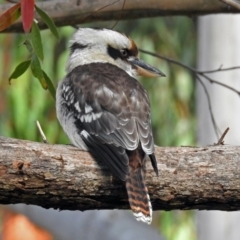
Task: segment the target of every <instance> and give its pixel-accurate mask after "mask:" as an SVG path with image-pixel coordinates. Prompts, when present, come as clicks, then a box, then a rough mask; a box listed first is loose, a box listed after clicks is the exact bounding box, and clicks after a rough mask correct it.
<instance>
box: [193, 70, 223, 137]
mask: <svg viewBox="0 0 240 240" xmlns="http://www.w3.org/2000/svg"><path fill="white" fill-rule="evenodd" d="M196 78H197V80H198V81H199V83H200V84H201V85H202V87H203V90H204V92H205V94H206V96H207V102H208V109H209V113H210V117H211V121H212V124H213V128H214V131H215V134H216V136H217V138H219V134H220V130H219V128H218V126H217V123H216V121H215V118H214V115H213V110H212V105H211V99H210V95H209V92H208V90H207V88H206V86H205V84H204V83H203V81H202V79H201V78H200V77H199V76H197V75H196Z"/></svg>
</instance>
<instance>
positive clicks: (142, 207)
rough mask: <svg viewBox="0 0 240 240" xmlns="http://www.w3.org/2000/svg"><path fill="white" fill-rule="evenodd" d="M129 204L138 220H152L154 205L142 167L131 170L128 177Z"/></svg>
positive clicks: (146, 221) (149, 221) (148, 221)
mask: <svg viewBox="0 0 240 240" xmlns="http://www.w3.org/2000/svg"><path fill="white" fill-rule="evenodd" d="M126 189H127V193H128V199H129V204H130V206H131V209H132V211H133V215H134V216H135V218H136V220H137V221H142V222H145V223H148V224H150V223H151V222H152V205H151V202H150V198H149V195H148V190H147V187H146V185H145V180H144V176H143V171H142V168H141V167H139V168H137V169H135V170H131V171H130V173H129V174H128V176H127V179H126Z"/></svg>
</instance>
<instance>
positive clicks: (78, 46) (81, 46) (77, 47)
mask: <svg viewBox="0 0 240 240" xmlns="http://www.w3.org/2000/svg"><path fill="white" fill-rule="evenodd" d="M87 46H88V45H83V44H80V43H76V42H75V43H73V44H72V46H71V47H70V52H71V53H74V51H75V50H76V49H84V48H86V47H87Z"/></svg>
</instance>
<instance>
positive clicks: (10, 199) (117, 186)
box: [0, 137, 240, 211]
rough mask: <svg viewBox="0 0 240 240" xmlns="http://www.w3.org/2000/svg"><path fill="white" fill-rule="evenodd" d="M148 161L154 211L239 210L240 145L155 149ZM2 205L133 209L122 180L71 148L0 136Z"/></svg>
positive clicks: (83, 153)
mask: <svg viewBox="0 0 240 240" xmlns="http://www.w3.org/2000/svg"><path fill="white" fill-rule="evenodd" d="M155 152H156V158H157V161H158V167H159V170H160V172H159V177H156V176H155V174H154V171H153V169H152V167H151V165H150V163H149V162H150V161H148V162H147V164H146V172H147V174H146V179H147V186H148V189H149V193H150V197H151V200H152V203H153V209H154V210H158V209H165V210H171V209H211V210H212V209H218V210H228V211H231V210H239V209H240V178H239V172H240V147H238V146H222V145H221V146H208V147H204V148H197V147H178V148H164V147H156V151H155ZM0 203H1V204H10V203H26V204H34V205H39V206H42V207H45V208H59V209H69V210H76V209H78V210H88V209H114V208H119V209H122V208H129V204H128V201H127V194H126V190H125V186H124V183H123V182H121V181H120V180H118V179H116V178H114V177H112V176H111V174H110V173H109V171H108V170H107V169H106V168H104V167H103V166H99V165H97V164H96V163H95V161H94V160H92V158H91V156H90V155H89V153H88V152H83V151H80V150H79V149H77V148H75V147H72V146H64V145H50V144H42V143H36V142H30V141H24V140H17V139H10V138H4V137H0Z"/></svg>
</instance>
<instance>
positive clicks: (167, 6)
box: [0, 0, 239, 32]
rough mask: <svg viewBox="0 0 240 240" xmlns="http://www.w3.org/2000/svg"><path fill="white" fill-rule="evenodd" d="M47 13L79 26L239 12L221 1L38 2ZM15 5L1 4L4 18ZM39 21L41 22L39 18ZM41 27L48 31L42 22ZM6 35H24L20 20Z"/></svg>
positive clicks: (59, 22) (60, 21)
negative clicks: (13, 33) (149, 18)
mask: <svg viewBox="0 0 240 240" xmlns="http://www.w3.org/2000/svg"><path fill="white" fill-rule="evenodd" d="M37 5H38V7H40V8H41V9H43V10H44V11H46V12H47V13H48V14H49V15H50V17H51V18H52V19H53V21H54V22H55V24H56V25H57V26H59V27H60V26H67V25H76V24H82V23H88V22H94V21H95V22H96V21H109V20H126V19H136V18H144V17H157V16H167V15H190V16H192V15H202V14H210V13H237V12H239V10H237V9H236V8H231V7H229V6H228V5H226V4H224V3H222V2H220V1H218V0H211V1H209V0H184V1H179V0H161V1H158V0H149V1H144V0H141V1H139V0H128V1H126V3H125V4H124V9H122V6H123V0H117V1H116V0H104V1H88V0H81V1H78V0H68V1H66V0H52V1H44V2H39V3H37ZM10 6H12V4H9V3H8V4H1V5H0V15H1V14H2V13H3V12H4V11H5V10H6V9H8V8H9V7H10ZM36 19H37V20H40V19H39V17H38V16H37V15H36ZM39 27H40V28H41V29H45V28H46V25H44V24H43V22H42V21H40V22H39ZM5 32H23V30H22V24H21V22H20V21H18V22H16V23H15V24H13V25H12V26H11V27H9V28H8V29H6V30H5Z"/></svg>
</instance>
